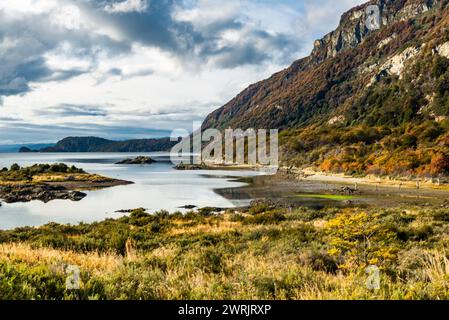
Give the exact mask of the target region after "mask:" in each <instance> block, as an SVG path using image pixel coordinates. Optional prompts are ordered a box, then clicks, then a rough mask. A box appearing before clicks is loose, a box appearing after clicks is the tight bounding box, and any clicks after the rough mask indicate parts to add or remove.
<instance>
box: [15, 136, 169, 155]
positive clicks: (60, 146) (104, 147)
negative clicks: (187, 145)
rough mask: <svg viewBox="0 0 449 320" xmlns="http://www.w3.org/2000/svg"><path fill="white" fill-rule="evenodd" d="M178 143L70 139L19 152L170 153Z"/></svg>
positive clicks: (139, 140) (157, 140)
mask: <svg viewBox="0 0 449 320" xmlns="http://www.w3.org/2000/svg"><path fill="white" fill-rule="evenodd" d="M176 143H177V142H176V141H170V138H158V139H135V140H125V141H113V140H108V139H103V138H97V137H68V138H65V139H62V140H61V141H59V142H57V143H56V144H55V145H54V146H50V147H44V148H41V149H37V150H35V149H31V148H29V147H27V146H22V147H21V148H20V149H19V152H20V153H27V152H157V151H168V150H170V149H171V148H172V147H173V146H174V145H175V144H176Z"/></svg>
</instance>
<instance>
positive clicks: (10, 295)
mask: <svg viewBox="0 0 449 320" xmlns="http://www.w3.org/2000/svg"><path fill="white" fill-rule="evenodd" d="M448 223H449V214H448V211H447V210H442V209H437V208H419V207H416V208H410V207H408V208H407V209H402V208H398V209H392V210H389V209H379V208H377V209H375V208H372V209H359V208H351V209H339V208H322V209H311V208H296V209H293V210H286V209H283V208H276V207H273V206H271V205H270V204H269V203H262V202H258V203H254V204H253V205H252V206H251V207H249V208H247V209H245V210H228V211H226V212H225V213H224V214H219V215H217V214H211V213H210V212H207V211H198V212H194V211H190V212H188V213H186V214H181V213H179V212H176V213H173V214H169V213H168V212H166V211H159V212H154V213H151V214H150V213H147V212H146V211H145V210H144V209H136V210H132V211H131V213H130V215H129V216H125V217H122V218H120V219H115V220H114V219H108V220H105V221H102V222H96V223H92V224H83V223H81V224H79V225H59V224H55V223H51V224H48V225H45V226H42V227H39V228H32V227H30V228H18V229H14V230H8V231H0V299H448V298H449V286H448V274H449V260H448V258H447V256H446V253H445V252H446V251H445V248H446V247H447V245H448V240H449V238H448V234H447V229H448V226H449V224H448ZM369 265H376V266H377V267H378V268H379V269H380V289H379V290H370V289H368V288H367V286H366V281H367V276H366V274H365V269H366V267H367V266H369ZM73 266H75V267H76V268H77V269H78V270H79V271H80V283H79V284H80V288H79V290H67V289H66V287H65V283H66V279H67V270H73Z"/></svg>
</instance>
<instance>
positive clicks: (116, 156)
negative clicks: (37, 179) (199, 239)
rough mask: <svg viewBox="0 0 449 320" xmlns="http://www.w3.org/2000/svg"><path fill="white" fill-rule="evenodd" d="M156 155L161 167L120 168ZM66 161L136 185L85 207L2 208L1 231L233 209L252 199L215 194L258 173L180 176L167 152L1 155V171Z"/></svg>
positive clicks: (91, 196) (90, 196) (99, 195)
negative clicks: (126, 213)
mask: <svg viewBox="0 0 449 320" xmlns="http://www.w3.org/2000/svg"><path fill="white" fill-rule="evenodd" d="M139 155H145V156H151V157H152V158H154V159H155V160H157V161H158V162H156V163H154V164H152V165H143V166H140V165H116V164H115V163H116V162H117V161H119V160H122V159H125V158H132V157H136V156H139ZM57 162H64V163H66V164H68V165H75V166H77V167H80V168H83V169H84V170H85V171H87V172H90V173H98V174H101V175H104V176H108V177H111V178H117V179H123V180H128V181H133V182H134V183H135V184H133V185H127V186H118V187H113V188H107V189H103V190H95V191H88V192H86V193H87V197H86V198H84V199H83V200H82V201H79V202H72V201H67V200H55V201H51V202H49V203H42V202H40V201H32V202H29V203H15V204H6V203H2V206H1V207H0V229H10V228H15V227H20V226H39V225H43V224H46V223H48V222H57V223H72V224H75V223H79V222H86V223H87V222H93V221H99V220H104V219H106V218H118V217H120V216H123V213H117V212H116V211H117V210H123V209H124V210H127V209H134V208H139V207H142V208H146V209H148V210H149V211H150V212H151V211H156V210H161V209H166V210H168V211H170V212H173V211H176V210H179V207H181V206H185V205H196V206H198V207H206V206H211V207H222V208H231V207H236V206H240V205H246V204H248V203H249V202H250V200H249V199H248V200H228V199H226V198H224V197H222V196H220V195H218V194H217V193H215V192H214V189H218V188H232V187H239V186H242V185H244V184H243V183H240V182H235V181H232V180H233V178H232V177H248V176H254V175H258V174H260V173H258V172H254V171H177V170H174V169H173V168H172V166H173V165H172V163H171V162H169V157H168V154H164V153H146V154H142V153H139V154H132V153H126V154H124V153H58V154H45V153H43V154H41V153H30V154H26V153H23V154H18V153H14V154H1V153H0V168H2V167H9V166H11V164H13V163H18V164H19V165H21V166H29V165H33V164H35V163H57Z"/></svg>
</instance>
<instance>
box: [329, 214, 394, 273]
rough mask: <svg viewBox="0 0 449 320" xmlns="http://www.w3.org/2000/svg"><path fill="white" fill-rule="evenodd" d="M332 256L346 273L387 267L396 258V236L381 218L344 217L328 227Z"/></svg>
mask: <svg viewBox="0 0 449 320" xmlns="http://www.w3.org/2000/svg"><path fill="white" fill-rule="evenodd" d="M326 233H327V237H328V243H329V246H330V248H329V254H330V255H331V256H333V257H336V258H338V260H339V261H342V263H340V265H339V268H340V269H343V270H348V271H349V270H351V269H359V268H365V267H367V266H369V265H376V266H378V267H379V268H382V267H384V266H386V265H387V264H389V263H391V262H392V261H393V260H394V259H395V258H396V252H397V249H396V246H395V240H396V234H395V233H394V232H392V231H391V230H389V228H388V227H386V226H385V224H383V223H382V221H381V219H380V215H379V214H368V213H366V212H361V213H358V214H352V213H341V214H339V215H337V216H336V217H335V218H334V219H332V220H330V221H329V222H328V223H327V225H326Z"/></svg>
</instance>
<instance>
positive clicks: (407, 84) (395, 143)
mask: <svg viewBox="0 0 449 320" xmlns="http://www.w3.org/2000/svg"><path fill="white" fill-rule="evenodd" d="M369 5H378V7H379V10H380V20H381V26H380V28H379V29H378V30H368V28H367V27H366V25H365V22H366V18H367V16H366V12H365V10H366V8H367V7H368V6H369ZM448 30H449V10H448V1H447V0H396V1H392V0H380V1H369V2H367V3H365V4H363V5H361V6H357V7H355V8H353V9H351V10H349V11H348V12H346V13H345V14H343V16H342V18H341V21H340V25H339V26H338V27H337V28H336V30H334V31H332V32H330V33H329V34H327V35H326V36H324V37H323V38H322V39H321V40H317V41H316V42H315V47H314V49H313V51H312V53H311V55H309V56H308V57H305V58H302V59H300V60H297V61H295V62H293V64H292V65H291V66H290V67H288V68H286V69H284V70H282V71H280V72H278V73H275V74H274V75H272V76H271V77H270V78H268V79H266V80H262V81H260V82H257V83H255V84H252V85H250V86H249V87H248V88H246V89H245V90H243V91H242V92H241V93H240V94H238V95H237V96H236V97H235V98H233V99H232V100H231V101H229V102H228V103H226V104H225V105H224V106H222V107H221V108H219V109H217V110H215V111H214V112H212V113H211V114H210V115H208V116H207V118H206V119H205V121H204V123H203V129H208V128H217V129H221V130H223V129H226V128H233V129H237V128H240V129H248V128H254V129H279V130H280V131H281V134H280V146H281V152H280V155H281V160H282V163H283V164H284V165H287V166H291V165H293V166H298V167H302V166H313V167H318V168H319V169H321V170H324V171H335V172H345V173H350V174H376V175H414V176H416V175H432V176H436V175H440V174H444V175H448V174H449V32H448Z"/></svg>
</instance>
